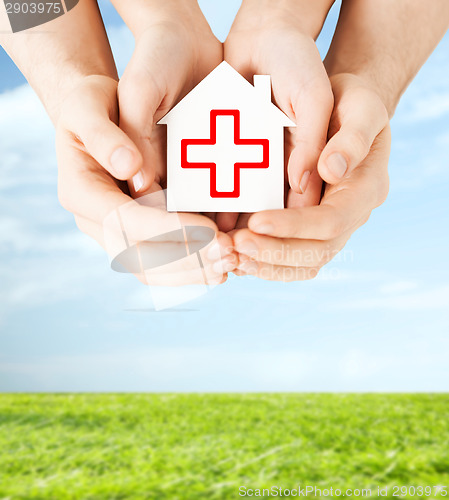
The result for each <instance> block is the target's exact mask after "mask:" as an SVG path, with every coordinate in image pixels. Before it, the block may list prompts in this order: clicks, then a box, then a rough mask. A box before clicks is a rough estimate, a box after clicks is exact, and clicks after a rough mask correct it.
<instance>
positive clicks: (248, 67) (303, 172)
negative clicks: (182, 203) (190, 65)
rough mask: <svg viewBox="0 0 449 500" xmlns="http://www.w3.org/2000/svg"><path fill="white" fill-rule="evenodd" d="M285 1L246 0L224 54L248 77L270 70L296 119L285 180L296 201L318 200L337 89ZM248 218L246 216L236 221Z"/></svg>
mask: <svg viewBox="0 0 449 500" xmlns="http://www.w3.org/2000/svg"><path fill="white" fill-rule="evenodd" d="M285 4H286V3H285V2H283V4H282V5H283V7H284V8H283V7H281V6H279V5H278V4H277V3H276V2H262V3H261V2H259V1H258V2H254V1H248V0H246V1H244V3H243V6H242V8H241V9H240V11H239V13H238V14H237V17H236V20H235V21H234V24H233V26H232V28H231V32H230V34H229V36H228V38H227V40H226V42H225V45H224V50H225V60H227V61H228V62H229V63H230V64H231V65H232V66H233V67H234V68H235V69H236V70H238V71H239V72H240V73H242V74H243V75H244V76H245V77H247V78H248V79H249V80H250V81H252V76H253V75H254V74H268V75H271V78H272V87H273V94H274V99H275V102H276V104H277V105H278V106H279V107H280V108H281V109H282V111H284V113H286V114H287V115H288V116H289V117H290V118H291V119H292V120H293V121H295V122H296V123H297V127H296V128H293V129H288V130H287V132H286V139H285V158H287V159H288V165H287V172H286V174H288V176H287V175H286V182H287V179H288V182H289V184H290V187H291V190H292V191H293V192H294V193H298V194H297V196H296V203H297V205H298V206H299V205H300V206H309V205H317V204H318V203H319V200H320V196H321V186H322V182H321V179H320V177H319V175H318V173H317V170H316V167H317V163H318V158H319V156H320V153H321V151H322V149H323V148H324V146H325V144H326V139H327V130H328V127H329V119H330V116H331V112H332V106H333V95H332V90H331V86H330V82H329V78H328V76H327V73H326V70H325V68H324V66H323V63H322V61H321V57H320V54H319V52H318V49H317V47H316V45H315V42H314V40H313V35H314V34H313V33H312V31H313V30H312V29H308V27H306V26H304V25H303V22H302V19H301V18H300V17H299V16H300V12H298V9H299V7H298V3H297V2H293V3H292V7H291V9H290V10H288V9H286V8H285ZM299 10H300V9H299ZM287 190H288V184H287V185H286V191H287ZM237 217H238V216H237V214H219V215H218V216H217V224H218V226H219V227H220V228H221V229H222V230H230V229H233V228H234V227H235V224H236V220H237ZM242 219H243V223H242ZM246 220H247V216H242V217H241V219H240V220H239V222H238V224H237V227H242V225H243V224H245V222H246Z"/></svg>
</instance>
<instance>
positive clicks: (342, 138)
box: [318, 89, 388, 184]
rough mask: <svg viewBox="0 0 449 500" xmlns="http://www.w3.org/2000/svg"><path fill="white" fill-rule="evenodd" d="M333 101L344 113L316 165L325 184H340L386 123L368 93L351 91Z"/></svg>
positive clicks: (380, 108)
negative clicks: (348, 101) (349, 101)
mask: <svg viewBox="0 0 449 500" xmlns="http://www.w3.org/2000/svg"><path fill="white" fill-rule="evenodd" d="M337 99H338V100H337V102H336V107H337V106H340V107H341V108H342V109H343V110H344V113H340V116H339V120H340V122H341V123H340V128H339V129H338V131H337V132H336V133H335V135H333V137H332V138H331V139H330V140H329V142H328V143H327V145H326V147H325V148H324V150H323V152H322V154H321V156H320V158H319V162H318V171H319V174H320V176H321V178H322V179H323V180H324V181H325V182H326V183H328V184H335V183H337V182H340V181H341V180H342V178H343V177H344V176H345V175H348V174H349V173H350V172H352V171H353V170H354V169H355V168H356V167H357V166H358V165H360V164H361V163H362V162H363V160H364V159H365V158H366V157H367V156H368V153H369V152H370V150H371V146H372V144H373V142H374V140H375V139H376V137H377V136H378V135H379V134H380V132H381V131H382V130H383V129H384V128H385V127H386V125H387V124H388V113H387V111H386V109H385V107H384V106H383V104H382V103H381V102H380V99H378V98H377V97H375V96H374V97H373V96H372V95H371V93H370V92H369V93H368V92H367V91H365V90H361V89H353V90H352V91H351V92H350V94H348V95H345V96H343V97H341V98H340V97H339V96H337ZM348 99H351V103H350V104H346V102H345V100H348ZM367 117H369V118H367Z"/></svg>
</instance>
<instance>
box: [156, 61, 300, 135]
mask: <svg viewBox="0 0 449 500" xmlns="http://www.w3.org/2000/svg"><path fill="white" fill-rule="evenodd" d="M266 80H268V82H267V81H266ZM254 81H255V85H251V84H250V83H249V82H248V81H247V80H246V79H245V78H244V77H243V76H242V75H241V74H240V73H239V72H238V71H236V70H235V69H234V68H233V67H232V66H231V65H230V64H228V63H227V62H226V61H224V62H222V63H221V64H219V65H218V66H217V67H216V68H215V69H214V70H213V71H212V72H211V73H209V75H207V76H206V78H204V80H202V81H201V82H200V83H199V84H198V85H197V86H196V87H195V88H194V89H193V90H191V91H190V92H189V93H188V94H187V95H186V96H185V97H184V98H183V99H182V100H181V101H180V102H179V103H178V104H177V105H176V106H175V107H173V108H172V109H171V110H170V111H169V112H168V113H167V114H166V115H165V116H164V117H163V118H162V119H161V120H159V122H158V124H168V123H170V120H171V119H172V118H173V117H174V116H176V115H177V114H179V113H182V112H183V109H184V107H186V105H187V104H190V101H191V100H198V102H203V100H204V101H207V100H208V99H209V100H211V101H213V104H212V106H215V97H216V98H217V101H221V100H222V98H223V95H225V96H226V97H228V98H230V99H231V100H233V98H234V96H239V100H240V99H241V102H245V103H247V102H251V101H252V102H253V103H254V105H257V107H258V108H260V107H262V106H265V107H266V110H264V112H266V113H267V114H269V118H270V120H271V121H272V122H275V123H278V124H279V125H280V126H283V127H295V126H296V125H295V123H294V122H293V121H292V120H290V118H288V116H287V115H286V114H285V113H283V112H282V111H281V110H280V109H279V108H278V107H277V106H275V105H274V104H273V103H272V102H271V84H270V76H268V75H255V77H254ZM265 84H268V85H265ZM259 85H260V88H258V87H259ZM266 89H268V93H267V95H266V96H264V95H263V93H262V92H261V91H262V90H266ZM206 96H207V97H206ZM203 97H204V99H203ZM228 100H229V99H228ZM233 105H235V104H234V103H233Z"/></svg>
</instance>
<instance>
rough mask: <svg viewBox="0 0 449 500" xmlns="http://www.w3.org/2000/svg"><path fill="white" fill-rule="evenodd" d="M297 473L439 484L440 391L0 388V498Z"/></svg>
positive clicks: (208, 484) (227, 488)
mask: <svg viewBox="0 0 449 500" xmlns="http://www.w3.org/2000/svg"><path fill="white" fill-rule="evenodd" d="M299 483H300V484H301V485H302V486H305V485H313V486H315V485H316V486H318V487H321V488H326V487H330V486H333V487H334V488H341V489H346V488H373V496H376V495H377V486H378V485H381V486H382V487H384V486H389V487H390V494H389V495H388V496H389V497H390V496H391V493H392V491H391V487H392V486H393V485H400V486H402V485H416V486H418V485H422V486H427V485H429V486H433V485H438V484H440V485H441V484H442V485H448V486H449V395H327V394H321V395H310V394H290V395H284V394H277V395H276V394H273V395H270V394H267V395H213V394H211V395H0V499H2V500H3V499H10V500H13V499H14V500H15V499H24V500H25V499H26V500H28V499H34V500H36V499H42V500H43V499H52V500H53V499H54V500H68V499H79V500H94V499H95V500H112V499H117V500H118V499H136V500H140V499H170V500H176V499H189V500H190V499H192V500H196V499H206V498H207V499H232V498H248V497H242V496H239V486H241V485H245V486H247V487H251V488H263V487H265V488H270V487H271V486H274V485H277V486H281V487H283V488H294V487H297V485H298V484H299ZM448 489H449V488H448ZM448 495H449V492H448ZM252 498H255V497H252ZM265 498H267V496H265ZM270 498H272V497H270ZM282 498H284V497H282ZM309 498H314V496H313V495H310V494H309ZM334 498H335V497H334ZM407 498H412V497H410V496H408V497H407ZM414 498H419V497H418V496H416V497H414ZM424 498H429V497H425V496H424ZM431 498H434V496H433V495H432V497H431ZM436 498H444V497H442V496H437V497H436Z"/></svg>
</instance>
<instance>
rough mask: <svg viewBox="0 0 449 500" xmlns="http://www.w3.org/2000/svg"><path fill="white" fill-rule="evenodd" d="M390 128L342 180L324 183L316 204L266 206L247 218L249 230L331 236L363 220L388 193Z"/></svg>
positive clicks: (319, 237)
mask: <svg viewBox="0 0 449 500" xmlns="http://www.w3.org/2000/svg"><path fill="white" fill-rule="evenodd" d="M389 143H390V131H389V127H387V128H386V129H384V130H383V131H382V132H381V134H379V136H378V137H377V138H376V140H375V142H374V143H373V146H372V148H371V153H370V155H369V157H367V158H366V160H365V161H364V162H363V164H362V165H361V166H360V167H359V168H357V169H355V170H353V171H352V172H351V174H350V175H348V176H347V177H346V178H345V179H344V180H343V181H342V182H340V183H339V184H338V185H335V186H328V188H327V189H326V193H325V196H324V197H323V200H322V202H321V204H320V205H319V206H315V207H304V208H287V209H285V210H267V211H265V212H259V213H257V214H254V215H253V216H252V217H251V218H250V220H249V223H248V225H249V228H250V229H251V231H253V232H255V233H259V234H266V235H270V236H275V237H278V238H302V239H311V240H331V239H335V238H338V237H339V236H340V235H342V234H344V233H345V232H347V231H349V230H350V229H351V228H353V227H355V226H356V225H357V224H358V223H359V222H360V221H361V220H366V218H367V217H368V216H369V214H370V213H371V211H372V210H373V209H374V208H375V207H377V206H379V205H380V204H381V203H383V201H384V200H385V198H386V195H387V193H388V170H387V168H388V157H389V154H390V148H389Z"/></svg>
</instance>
